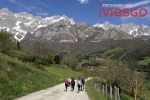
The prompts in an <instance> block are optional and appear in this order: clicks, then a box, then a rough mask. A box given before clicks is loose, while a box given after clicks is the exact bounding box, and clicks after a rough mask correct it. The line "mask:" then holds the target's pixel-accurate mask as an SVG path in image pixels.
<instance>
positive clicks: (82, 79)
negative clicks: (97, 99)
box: [81, 78, 85, 91]
mask: <svg viewBox="0 0 150 100" xmlns="http://www.w3.org/2000/svg"><path fill="white" fill-rule="evenodd" d="M84 84H85V79H84V78H81V90H82V91H84Z"/></svg>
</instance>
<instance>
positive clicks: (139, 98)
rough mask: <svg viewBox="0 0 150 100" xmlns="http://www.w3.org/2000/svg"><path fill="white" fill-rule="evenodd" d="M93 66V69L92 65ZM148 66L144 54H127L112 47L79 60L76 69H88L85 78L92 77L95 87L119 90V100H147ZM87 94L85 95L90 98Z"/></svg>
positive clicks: (149, 71) (142, 52) (146, 57)
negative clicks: (105, 86)
mask: <svg viewBox="0 0 150 100" xmlns="http://www.w3.org/2000/svg"><path fill="white" fill-rule="evenodd" d="M135 54H136V55H135ZM93 62H95V63H94V64H96V65H93V64H92V63H93ZM149 64H150V62H149V55H148V54H147V53H146V54H145V51H142V50H141V51H140V53H138V51H137V50H135V51H134V50H133V51H132V52H127V50H126V49H124V48H118V47H116V48H110V49H107V50H104V51H101V52H97V53H92V54H90V55H88V56H87V55H86V56H84V57H83V56H82V60H81V63H80V66H81V68H83V69H84V68H88V69H87V72H85V74H86V75H87V76H93V77H96V80H97V81H99V82H98V83H100V84H102V83H103V84H107V85H108V86H110V85H112V86H114V84H115V86H117V87H119V88H120V91H121V92H120V93H121V94H120V97H121V100H148V99H150V96H149V94H150V89H149V86H150V84H149V81H150V80H149V73H150V67H149ZM101 80H104V81H101ZM97 81H96V82H97ZM96 82H93V84H94V83H96ZM91 88H92V87H91ZM93 91H94V90H93ZM87 92H88V94H89V95H94V94H92V93H90V92H89V91H87ZM95 92H97V91H96V90H95ZM93 93H94V92H93ZM99 95H102V94H101V93H99ZM93 98H94V96H93ZM93 100H97V98H96V97H95V99H93ZM102 100H103V99H102ZM104 100H105V99H104Z"/></svg>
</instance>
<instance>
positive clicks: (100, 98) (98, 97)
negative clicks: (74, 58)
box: [86, 80, 107, 100]
mask: <svg viewBox="0 0 150 100" xmlns="http://www.w3.org/2000/svg"><path fill="white" fill-rule="evenodd" d="M92 83H93V80H90V81H87V83H86V91H87V93H88V95H89V98H90V100H107V97H106V96H105V95H103V94H102V93H101V92H97V91H95V90H94V88H93V87H92V86H91V84H92Z"/></svg>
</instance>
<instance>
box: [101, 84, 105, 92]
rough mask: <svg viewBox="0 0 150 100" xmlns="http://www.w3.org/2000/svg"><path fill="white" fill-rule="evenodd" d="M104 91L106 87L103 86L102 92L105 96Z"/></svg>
mask: <svg viewBox="0 0 150 100" xmlns="http://www.w3.org/2000/svg"><path fill="white" fill-rule="evenodd" d="M104 89H105V86H104V85H103V90H102V92H103V94H104V91H105V90H104Z"/></svg>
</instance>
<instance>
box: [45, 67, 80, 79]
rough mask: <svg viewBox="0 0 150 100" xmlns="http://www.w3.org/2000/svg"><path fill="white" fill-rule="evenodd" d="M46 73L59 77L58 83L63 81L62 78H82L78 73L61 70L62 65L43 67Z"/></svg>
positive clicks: (67, 69) (66, 69)
mask: <svg viewBox="0 0 150 100" xmlns="http://www.w3.org/2000/svg"><path fill="white" fill-rule="evenodd" d="M45 68H46V71H48V72H49V73H53V74H54V75H56V76H59V77H60V81H62V80H64V78H68V77H70V78H72V77H74V78H77V77H80V76H82V74H81V73H80V72H75V71H73V70H71V69H69V68H67V67H66V68H65V69H64V68H63V66H62V65H51V66H50V67H45Z"/></svg>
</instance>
